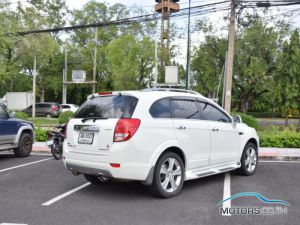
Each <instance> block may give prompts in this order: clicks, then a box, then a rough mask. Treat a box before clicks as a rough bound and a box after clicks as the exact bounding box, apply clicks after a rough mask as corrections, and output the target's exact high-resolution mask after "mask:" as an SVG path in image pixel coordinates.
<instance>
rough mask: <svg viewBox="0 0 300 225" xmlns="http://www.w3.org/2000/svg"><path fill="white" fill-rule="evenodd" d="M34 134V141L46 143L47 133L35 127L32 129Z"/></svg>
mask: <svg viewBox="0 0 300 225" xmlns="http://www.w3.org/2000/svg"><path fill="white" fill-rule="evenodd" d="M34 133H35V141H41V142H45V141H47V138H48V137H47V131H46V130H44V129H42V128H39V127H36V128H35V129H34Z"/></svg>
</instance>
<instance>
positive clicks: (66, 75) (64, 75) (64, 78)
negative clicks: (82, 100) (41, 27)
mask: <svg viewBox="0 0 300 225" xmlns="http://www.w3.org/2000/svg"><path fill="white" fill-rule="evenodd" d="M67 77H68V41H67V40H66V42H65V69H64V72H63V90H62V94H63V96H62V103H63V104H67V84H66V82H67Z"/></svg>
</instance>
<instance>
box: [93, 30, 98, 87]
mask: <svg viewBox="0 0 300 225" xmlns="http://www.w3.org/2000/svg"><path fill="white" fill-rule="evenodd" d="M94 42H95V43H94V57H93V93H95V92H96V84H97V81H96V73H97V42H98V27H96V31H95V40H94Z"/></svg>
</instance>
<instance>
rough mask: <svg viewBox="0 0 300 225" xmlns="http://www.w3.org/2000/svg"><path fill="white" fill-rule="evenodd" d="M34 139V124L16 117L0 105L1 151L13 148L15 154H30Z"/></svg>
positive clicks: (24, 155) (22, 155) (20, 155)
mask: <svg viewBox="0 0 300 225" xmlns="http://www.w3.org/2000/svg"><path fill="white" fill-rule="evenodd" d="M33 140H34V128H33V124H32V123H31V122H28V121H24V120H19V119H16V118H14V113H11V114H8V113H7V111H6V110H5V109H4V108H3V107H2V106H0V151H1V150H10V149H13V150H14V153H15V156H18V157H26V156H29V155H30V153H31V150H32V144H33Z"/></svg>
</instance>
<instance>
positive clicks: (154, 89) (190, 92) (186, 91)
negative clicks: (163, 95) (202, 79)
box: [142, 88, 202, 96]
mask: <svg viewBox="0 0 300 225" xmlns="http://www.w3.org/2000/svg"><path fill="white" fill-rule="evenodd" d="M142 91H145V92H147V91H172V92H181V93H189V94H194V95H200V96H202V95H201V94H200V93H198V92H196V91H191V90H186V89H179V88H146V89H143V90H142Z"/></svg>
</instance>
